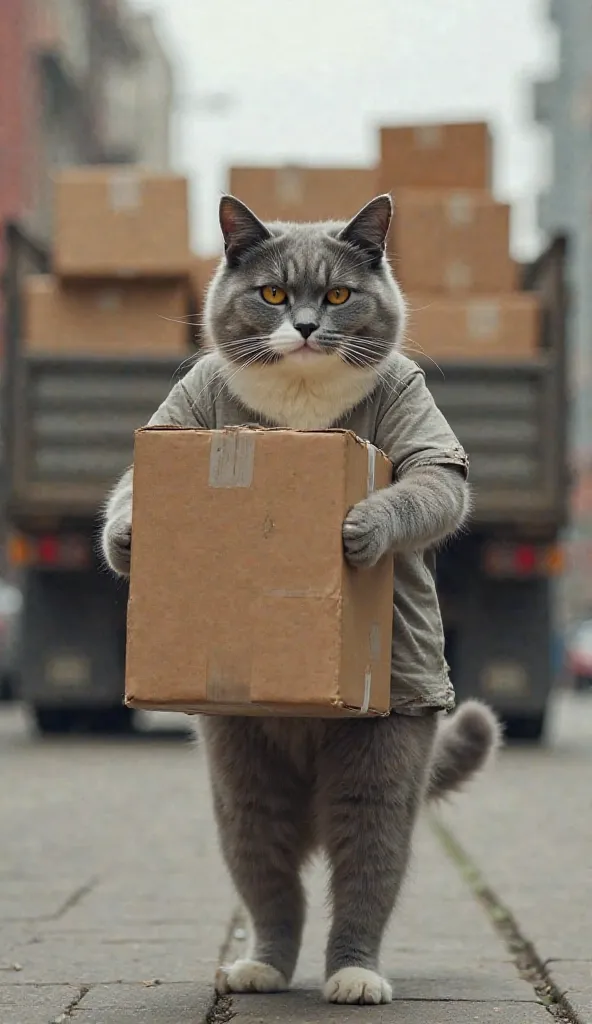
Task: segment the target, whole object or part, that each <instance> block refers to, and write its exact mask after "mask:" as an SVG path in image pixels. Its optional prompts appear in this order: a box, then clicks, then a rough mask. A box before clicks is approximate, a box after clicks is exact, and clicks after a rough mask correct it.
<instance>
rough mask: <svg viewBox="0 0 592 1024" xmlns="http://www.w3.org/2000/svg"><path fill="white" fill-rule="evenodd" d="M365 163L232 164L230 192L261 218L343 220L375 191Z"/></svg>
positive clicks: (371, 171)
mask: <svg viewBox="0 0 592 1024" xmlns="http://www.w3.org/2000/svg"><path fill="white" fill-rule="evenodd" d="M376 191H377V175H376V171H375V169H374V168H366V167H232V168H231V170H230V192H231V193H232V194H233V195H235V196H237V198H238V199H242V201H243V203H246V204H247V206H250V207H251V208H252V209H253V210H254V212H255V213H256V214H257V216H258V217H261V219H262V220H268V221H270V220H280V221H281V220H288V221H289V220H297V221H314V220H343V219H347V218H348V217H352V216H353V214H354V213H356V212H357V211H358V210H359V208H360V207H361V206H363V205H364V204H365V203H367V202H369V200H370V199H372V198H373V197H374V196H375V195H376Z"/></svg>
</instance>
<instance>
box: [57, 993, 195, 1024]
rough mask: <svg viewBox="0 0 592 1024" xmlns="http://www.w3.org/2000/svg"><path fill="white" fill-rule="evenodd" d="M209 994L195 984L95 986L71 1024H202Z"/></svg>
mask: <svg viewBox="0 0 592 1024" xmlns="http://www.w3.org/2000/svg"><path fill="white" fill-rule="evenodd" d="M212 998H213V996H212V991H211V989H210V988H208V987H207V986H202V987H200V986H199V985H197V984H182V985H170V984H169V985H154V986H151V987H146V986H143V985H98V986H97V987H96V988H93V989H91V990H90V992H88V994H87V995H86V996H85V997H84V998H83V999H82V1000H81V1002H80V1003H79V1005H78V1006H77V1007H76V1009H75V1010H74V1011H73V1012H72V1014H71V1017H70V1020H71V1021H72V1022H73V1024H202V1022H203V1021H205V1019H206V1017H207V1015H208V1012H209V1010H210V1008H211V1005H212Z"/></svg>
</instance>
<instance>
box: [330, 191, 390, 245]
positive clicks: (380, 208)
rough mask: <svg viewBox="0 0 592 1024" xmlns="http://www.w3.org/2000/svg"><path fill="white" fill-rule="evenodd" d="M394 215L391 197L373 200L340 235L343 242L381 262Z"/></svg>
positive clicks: (380, 197)
mask: <svg viewBox="0 0 592 1024" xmlns="http://www.w3.org/2000/svg"><path fill="white" fill-rule="evenodd" d="M392 215H393V201H392V199H391V197H390V196H389V195H383V196H377V197H376V199H371V200H370V202H369V203H366V205H365V206H363V207H362V209H361V210H360V212H359V213H356V215H355V217H353V218H352V219H351V220H350V222H349V224H346V226H345V227H344V228H343V230H342V231H341V232H340V233H339V238H340V240H341V241H343V242H349V243H350V245H355V246H357V248H358V249H363V250H364V251H365V252H367V253H369V254H371V255H373V256H374V257H375V259H376V260H379V259H380V258H381V256H382V255H383V253H384V250H385V246H386V236H387V234H388V229H389V226H390V223H391V217H392Z"/></svg>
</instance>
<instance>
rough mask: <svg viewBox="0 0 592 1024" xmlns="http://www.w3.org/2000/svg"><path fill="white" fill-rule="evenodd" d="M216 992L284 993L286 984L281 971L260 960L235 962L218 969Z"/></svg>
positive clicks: (222, 994) (219, 993)
mask: <svg viewBox="0 0 592 1024" xmlns="http://www.w3.org/2000/svg"><path fill="white" fill-rule="evenodd" d="M215 986H216V992H217V993H218V995H219V996H227V995H228V994H229V993H230V992H285V991H286V989H287V988H288V982H287V981H286V979H285V978H284V975H283V974H282V973H281V971H278V970H276V968H275V967H271V965H270V964H264V963H262V962H261V961H260V960H237V961H236V962H235V963H233V964H231V965H230V966H229V967H219V968H218V970H217V971H216V979H215Z"/></svg>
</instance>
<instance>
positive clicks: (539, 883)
mask: <svg viewBox="0 0 592 1024" xmlns="http://www.w3.org/2000/svg"><path fill="white" fill-rule="evenodd" d="M591 705H592V702H591ZM1 729H2V723H1V722H0V731H1ZM5 739H6V737H5V736H2V737H1V738H0V774H1V775H2V777H3V778H8V777H10V778H11V779H12V780H14V781H13V782H11V785H10V786H7V787H4V788H3V789H2V790H0V819H1V820H2V822H3V836H2V851H1V856H2V862H1V863H0V918H1V917H2V912H3V910H6V909H7V908H8V909H10V910H11V914H12V915H13V918H14V919H13V920H12V921H11V922H10V923H9V924H8V925H7V927H6V928H4V929H3V935H2V941H5V940H6V941H5V948H3V947H2V946H0V1011H3V1012H0V1024H50V1022H53V1021H54V1020H58V1019H59V1016H60V1014H61V1013H63V1012H64V1010H65V1008H66V1007H67V1006H71V1007H72V1009H71V1011H70V1013H69V1016H68V1017H67V1018H66V1021H65V1022H61V1024H67V1021H69V1020H75V1021H78V1022H79V1024H136V1022H142V1024H173V1022H174V1024H205V1020H206V1016H207V1014H208V1012H209V1009H210V1008H211V1006H212V1000H213V993H212V980H213V976H214V971H215V966H216V963H217V962H218V958H219V955H220V951H221V949H222V948H223V947H226V945H227V940H228V935H229V922H230V919H231V916H232V913H233V909H234V906H235V898H234V895H233V893H232V889H231V886H230V884H229V881H228V878H227V877H226V873H225V871H224V868H223V866H222V863H221V859H220V855H219V852H218V847H217V840H216V836H215V830H214V828H213V823H212V817H211V807H210V800H209V794H208V787H207V779H206V774H205V768H204V762H203V756H202V755H200V754H199V752H196V751H194V750H192V749H191V748H190V746H189V745H188V744H185V743H183V742H181V743H177V744H164V743H162V742H160V741H156V742H152V741H151V742H148V741H146V742H144V743H141V744H134V743H130V744H127V743H125V742H121V743H110V742H105V743H99V742H97V743H82V742H79V741H72V742H68V743H63V744H60V743H55V744H54V743H50V744H44V743H39V742H37V741H33V740H30V739H28V738H27V737H26V735H24V734H23V733H22V732H21V733H19V732H18V730H16V731H15V732H14V733H13V734H10V735H9V736H8V744H7V743H6V742H4V741H5ZM582 756H583V757H584V762H582V760H581V759H582ZM547 757H548V758H549V762H548V763H547V761H546V758H547ZM586 757H587V755H586V754H585V751H584V752H583V753H582V752H578V751H576V753H573V751H571V750H567V751H566V752H564V753H562V752H560V754H559V757H558V759H557V761H556V762H554V761H553V760H552V758H551V754H548V755H545V754H538V753H536V752H529V754H528V755H525V756H522V755H510V756H509V757H506V758H504V759H503V761H502V765H501V767H500V768H499V769H498V770H497V771H496V772H495V773H494V774H493V775H492V777H491V778H490V779H489V780H483V781H482V782H479V783H478V784H476V785H475V787H473V788H472V790H470V791H469V792H467V794H465V795H463V796H462V797H459V798H458V801H457V802H456V804H455V805H454V806H453V807H452V808H451V809H450V810H449V811H448V812H447V820H450V821H451V822H453V823H454V828H455V830H456V831H457V832H458V834H459V835H460V836H461V838H462V840H463V843H465V844H466V845H467V846H468V847H469V849H470V851H471V852H472V853H473V854H474V855H475V857H476V859H477V860H478V862H479V864H480V865H481V866H482V867H483V869H484V871H485V872H486V874H489V872H490V871H491V874H492V877H493V879H494V882H495V885H496V887H499V889H500V892H501V893H502V895H504V898H505V899H506V900H507V902H508V903H509V905H510V906H511V908H512V910H513V911H514V912H515V913H516V914H517V917H518V919H519V920H520V921H522V914H524V920H525V922H526V923H527V924H528V923H529V922H530V921H531V920H532V921H535V920H538V921H539V925H541V927H540V929H539V934H540V935H542V936H543V937H546V936H547V934H548V933H553V934H552V935H551V934H550V938H553V939H554V940H555V941H556V945H553V944H552V943H551V942H550V943H549V950H555V949H559V950H562V949H564V948H565V950H568V952H567V953H566V952H565V951H564V952H561V953H557V956H558V957H560V958H561V957H562V958H563V959H564V960H565V959H569V960H570V961H572V962H571V963H570V964H569V965H566V964H565V963H564V962H562V963H557V964H552V965H551V966H550V969H551V970H552V972H553V976H554V977H555V971H557V978H558V979H560V980H561V987H563V988H568V987H569V986H568V984H567V979H568V978H569V979H570V981H571V983H572V990H573V993H574V995H573V996H572V1000H575V997H576V995H577V999H578V1003H577V1005H578V1006H581V1007H583V1008H585V1007H586V1006H587V1005H588V1004H587V998H588V997H587V994H586V993H587V986H588V978H589V973H588V965H587V964H584V963H583V962H582V961H581V958H582V949H583V948H585V949H586V951H588V950H589V949H592V938H591V939H590V940H589V939H588V924H587V913H586V912H587V907H586V906H585V900H584V899H583V897H582V893H584V892H586V891H590V889H591V887H590V886H589V887H588V889H586V888H585V887H584V888H582V886H583V885H584V884H585V883H586V881H588V882H589V879H588V876H587V871H589V870H590V860H589V849H590V848H591V847H590V846H589V845H586V849H585V850H584V842H583V841H584V840H585V839H586V837H587V835H588V832H587V829H588V828H589V825H588V824H585V823H584V822H582V821H581V820H576V816H577V815H580V817H583V816H584V814H585V813H586V804H585V792H588V791H589V787H583V786H582V784H581V783H582V779H583V775H582V771H583V768H586V767H588V769H589V767H590V766H591V765H590V763H589V762H588V763H586ZM562 765H563V767H562ZM554 772H558V774H559V777H560V781H558V782H556V783H554V782H553V776H554ZM541 773H542V774H541ZM541 780H542V781H541ZM554 785H555V789H553V786H554ZM545 787H546V788H547V791H548V792H547V794H546V793H545ZM561 793H563V794H566V797H565V800H564V801H563V803H562V802H561ZM545 795H548V796H549V797H550V799H543V798H544V797H545ZM537 801H539V805H538V808H536V806H535V805H536V802H537ZM559 808H560V809H561V810H558V809H559ZM552 810H553V815H554V817H553V815H551V811H552ZM588 810H589V808H588ZM562 815H563V819H562ZM551 819H552V820H551ZM590 821H592V815H591V814H588V822H590ZM567 826H568V828H567V830H568V831H569V836H570V842H571V840H572V838H573V835H574V834H575V836H576V849H575V850H574V849H573V847H570V846H569V843H568V841H567V840H566V838H565V832H566V827H567ZM574 829H575V833H574ZM562 833H563V834H562ZM521 844H522V845H521ZM584 853H585V857H584ZM545 878H546V881H547V888H548V889H549V890H553V891H550V892H545V890H544V882H545ZM572 883H573V888H572ZM554 887H555V888H557V890H558V891H559V892H560V893H561V899H562V902H563V905H564V909H561V908H559V906H558V904H557V906H556V905H555V903H550V902H549V901H550V900H554V899H555V896H554ZM308 889H309V893H310V912H309V921H308V924H307V929H306V934H305V942H304V947H303V952H302V956H301V960H300V964H299V968H298V973H297V982H296V984H297V989H296V990H295V991H294V992H293V993H290V994H287V995H285V996H284V995H283V996H280V997H238V998H237V997H235V998H234V1000H233V1002H232V1006H231V1008H230V1011H231V1012H233V1013H235V1014H236V1016H235V1018H233V1019H235V1020H236V1021H237V1022H238V1024H240V1022H241V1021H244V1022H245V1024H255V1022H262V1024H266V1022H270V1021H274V1020H285V1021H287V1022H288V1024H296V1022H298V1024H306V1022H307V1021H308V1022H317V1021H319V1022H320V1021H328V1022H331V1021H337V1020H339V1021H340V1022H341V1021H342V1022H346V1024H347V1022H348V1021H353V1020H354V1019H355V1020H358V1019H360V1020H361V1019H362V1018H363V1019H365V1020H367V1019H369V1017H370V1018H371V1019H372V1020H373V1021H376V1022H381V1021H382V1022H385V1024H386V1022H389V1024H390V1022H394V1021H398V1022H400V1024H403V1022H405V1024H415V1022H417V1024H419V1022H421V1024H448V1022H449V1021H450V1022H452V1021H454V1022H455V1024H465V1021H466V1022H468V1021H472V1022H475V1021H476V1022H483V1024H488V1022H490V1021H496V1022H497V1021H500V1022H501V1021H503V1022H507V1024H543V1022H544V1021H548V1020H549V1015H548V1013H547V1011H545V1010H544V1009H543V1008H542V1007H541V1006H540V1005H539V1004H537V1003H536V1002H535V1000H534V992H533V989H532V987H531V985H530V984H527V983H526V982H525V981H522V980H521V979H520V978H519V977H518V974H517V971H516V968H515V966H514V964H513V962H512V961H511V958H510V955H509V953H508V950H507V948H506V947H505V946H504V944H503V943H502V942H501V940H500V938H499V935H498V934H497V932H496V930H495V928H494V927H493V925H492V924H491V922H490V920H489V919H488V917H487V915H486V914H485V912H484V910H483V908H482V907H481V906H480V905H479V904H478V903H477V901H476V900H475V899H474V896H473V894H472V893H471V890H470V888H469V886H468V885H467V884H466V880H465V879H464V878H463V877H462V874H461V872H459V870H458V868H457V867H456V866H455V865H454V864H453V863H452V862H451V861H450V860H449V859H448V858H447V857H446V856H445V854H444V852H443V850H442V847H441V846H440V844H439V842H438V841H437V839H436V838H435V836H434V834H433V832H432V830H431V829H430V828H429V826H428V824H427V823H426V822H425V821H424V822H421V823H420V826H419V828H418V831H417V837H416V849H415V857H414V860H413V864H412V868H411V871H410V874H409V879H408V882H407V885H406V886H405V890H404V892H403V894H402V899H401V901H400V906H399V908H398V911H397V913H396V915H395V917H394V920H393V923H392V926H391V928H390V929H389V932H388V935H387V937H386V941H385V945H384V955H383V969H384V973H385V974H386V975H387V976H388V977H390V978H392V980H393V982H394V988H395V1002H394V1004H393V1005H392V1006H390V1007H382V1008H380V1007H378V1008H371V1009H367V1008H361V1007H351V1008H349V1007H347V1008H346V1007H328V1006H326V1005H325V1004H324V1003H323V1002H322V1001H321V998H320V992H319V988H320V984H321V974H322V963H323V955H324V944H325V938H326V934H327V915H326V910H325V889H326V877H325V873H324V870H323V868H322V865H320V866H317V867H316V868H315V870H314V871H312V873H311V874H310V876H309V878H308ZM545 901H546V905H547V907H548V906H552V912H551V913H550V914H549V916H548V917H545V914H544V912H543V910H541V907H540V903H541V902H545ZM565 905H566V906H567V908H568V911H569V913H568V914H566V912H565ZM537 907H538V910H537ZM554 914H555V915H556V917H555V923H556V925H561V927H556V928H555V929H553V922H554V917H553V915H554ZM537 915H538V917H537ZM576 921H577V922H578V925H577V927H576V925H575V923H574V922H576ZM542 923H544V925H545V927H544V929H543V928H542ZM564 925H565V934H566V944H565V947H563V945H562V941H561V940H562V928H563V926H564ZM578 929H579V931H578ZM578 936H579V938H578ZM241 942H242V945H243V947H244V939H243V938H241V939H240V941H239V945H240V943H241ZM578 942H579V951H578V954H577V955H576V954H574V952H573V950H574V949H575V948H576V947H577V945H578ZM584 942H589V945H588V946H585V947H583V946H582V944H583V943H584ZM235 945H236V942H235ZM241 951H242V950H241ZM539 952H540V954H541V955H542V956H543V958H544V957H548V956H550V955H551V952H549V951H548V950H547V949H546V947H545V948H541V949H540V950H539ZM578 960H579V961H580V963H576V961H578ZM14 964H18V965H19V967H20V969H19V970H18V971H17V970H14V969H13V967H12V966H11V965H14ZM155 981H158V982H160V984H154V982H155ZM558 983H559V980H558ZM80 986H88V987H89V991H88V992H85V993H83V995H82V996H81V997H80V999H79V1001H78V1002H76V998H77V995H80ZM2 1000H3V1002H2ZM218 1009H219V1010H220V1011H221V1014H222V1015H220V1013H217V1012H216V1011H214V1013H213V1015H212V1016H211V1024H217V1021H220V1024H222V1022H223V1021H225V1020H226V1019H230V1018H229V1017H228V1014H227V1015H226V1017H225V1016H224V1015H223V1014H224V1012H226V1008H225V1007H224V1005H222V1006H220V1007H219V1008H218ZM543 1015H544V1016H543ZM582 1020H583V1021H584V1020H585V1021H587V1020H588V1018H586V1017H584V1016H583V1015H582Z"/></svg>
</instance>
